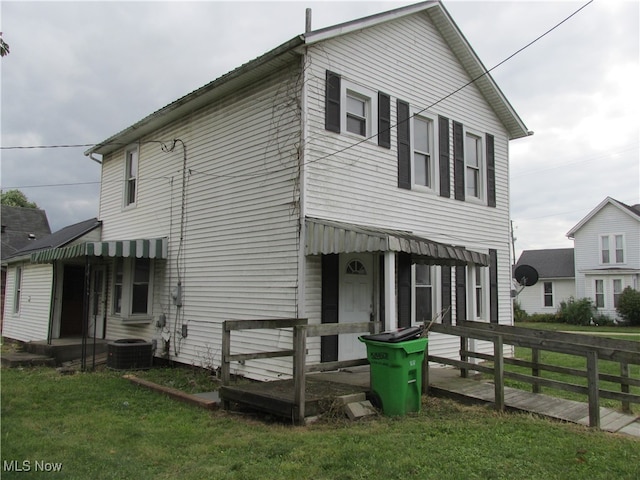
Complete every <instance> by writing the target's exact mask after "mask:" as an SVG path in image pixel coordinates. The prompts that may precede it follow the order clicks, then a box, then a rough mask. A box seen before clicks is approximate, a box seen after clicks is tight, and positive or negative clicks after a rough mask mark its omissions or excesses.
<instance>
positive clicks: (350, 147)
mask: <svg viewBox="0 0 640 480" xmlns="http://www.w3.org/2000/svg"><path fill="white" fill-rule="evenodd" d="M485 72H486V69H485V67H484V66H483V64H482V63H481V61H480V60H479V59H478V57H477V55H476V54H475V53H474V51H473V49H472V48H471V46H470V45H469V43H468V42H467V40H466V39H465V37H464V36H463V34H462V32H461V31H460V30H459V29H458V27H457V26H456V24H455V22H454V21H453V19H452V18H451V16H450V15H449V13H448V12H447V10H446V9H445V8H444V6H443V5H442V4H441V3H440V2H438V1H428V2H423V3H419V4H416V5H413V6H408V7H403V8H399V9H396V10H392V11H389V12H385V13H381V14H378V15H374V16H371V17H366V18H361V19H358V20H354V21H352V22H348V23H345V24H341V25H336V26H334V27H329V28H324V29H321V30H311V31H308V32H306V33H304V34H302V35H299V36H296V37H294V38H293V39H291V40H290V41H288V42H286V43H284V44H282V45H280V46H278V47H276V48H274V49H273V50H271V51H269V52H267V53H265V54H264V55H262V56H261V57H258V58H256V59H254V60H252V61H250V62H248V63H246V64H244V65H242V66H240V67H238V68H237V69H235V70H233V71H231V72H229V73H227V74H226V75H224V76H222V77H220V78H218V79H216V80H214V81H212V82H211V83H209V84H207V85H205V86H203V87H202V88H200V89H198V90H196V91H194V92H191V93H189V94H187V95H186V96H184V97H182V98H180V99H178V100H176V101H175V102H173V103H171V104H169V105H167V106H166V107H164V108H162V109H160V110H158V111H156V112H154V113H152V114H151V115H149V116H148V117H146V118H144V119H142V120H140V121H139V122H137V123H136V124H135V125H132V126H130V127H128V128H125V129H124V130H122V131H121V132H119V133H117V134H115V135H113V136H112V137H110V138H108V139H106V140H104V141H103V142H101V143H100V144H98V145H96V146H95V147H93V148H91V149H90V150H88V151H87V152H86V154H87V155H88V156H90V157H91V158H93V159H96V160H98V161H100V162H101V164H102V187H101V194H100V211H99V215H98V219H99V220H100V221H101V235H102V238H101V241H100V242H87V244H86V249H85V250H84V251H82V252H80V253H78V255H83V256H84V257H85V258H86V259H88V263H87V264H88V265H90V267H89V268H100V269H102V271H103V272H104V287H101V288H104V295H103V296H101V297H100V298H104V299H105V301H104V303H103V304H101V305H98V306H97V307H96V308H97V309H99V310H100V312H101V314H102V315H103V318H104V328H103V329H102V331H103V332H104V337H105V338H108V339H118V338H145V339H149V340H156V342H157V344H158V349H157V352H156V355H158V356H165V357H167V358H171V359H172V360H175V361H178V362H184V363H188V364H195V365H206V366H216V365H219V362H220V350H221V334H222V329H221V325H222V322H223V321H224V320H227V319H273V318H291V317H298V318H307V319H308V321H309V323H310V324H320V323H335V322H343V323H348V322H368V321H373V322H379V324H380V328H382V329H385V330H386V329H394V328H398V327H402V326H408V325H413V324H422V323H423V322H424V321H427V322H428V321H429V320H431V318H433V317H435V316H437V315H438V314H442V319H441V321H443V322H452V323H455V322H456V321H458V320H460V319H472V320H480V321H486V322H498V323H501V324H511V322H512V310H511V299H510V291H511V268H510V259H509V246H510V244H509V181H508V180H509V154H508V152H509V148H508V145H509V141H510V140H513V139H517V138H521V137H525V136H527V135H528V130H527V128H526V127H525V125H524V123H523V121H522V120H521V119H520V118H519V116H518V115H517V113H516V112H515V111H514V109H513V107H512V106H511V105H510V103H509V102H508V101H507V99H506V98H505V96H504V95H503V93H502V92H501V91H500V89H499V88H498V86H497V85H496V83H495V82H494V80H493V79H492V77H491V76H490V75H489V74H486V73H485ZM132 240H136V242H132ZM45 253H46V254H45ZM73 255H74V253H73V252H69V253H67V254H65V255H63V254H62V253H59V254H56V253H55V252H43V253H42V254H41V255H39V256H38V255H34V256H32V261H33V262H45V263H46V262H53V263H56V262H62V263H63V262H66V261H69V258H68V257H69V256H73ZM91 265H95V266H93V267H92V266H91ZM62 268H63V267H62V266H61V267H59V269H62ZM21 288H22V290H23V292H24V290H25V289H26V288H27V285H22V286H21ZM94 290H95V288H94ZM52 315H53V314H52ZM49 321H52V320H51V319H50V320H49ZM58 321H59V320H58ZM238 338H239V339H240V341H239V342H238V343H234V345H239V347H238V348H239V350H238V353H244V351H243V348H246V351H248V352H250V351H255V350H256V349H260V348H273V347H274V346H275V347H281V348H290V345H291V343H290V335H289V334H288V333H286V332H280V331H264V332H262V331H260V332H256V331H252V332H250V333H243V334H239V336H238ZM307 346H308V354H307V361H308V362H309V363H319V362H330V361H336V360H348V359H354V358H362V357H364V356H365V352H364V347H363V345H362V344H361V343H360V342H359V341H358V339H357V335H353V334H352V335H340V336H334V337H323V338H322V339H320V338H318V337H316V338H310V339H309V341H308V342H307ZM429 348H430V351H431V352H433V354H435V355H449V356H455V355H457V352H458V349H459V341H458V340H456V339H455V338H453V337H446V336H440V335H437V334H433V335H432V336H431V338H430V341H429ZM290 369H291V365H290V361H289V360H288V359H269V360H262V361H260V362H258V361H250V360H248V361H246V362H243V363H242V364H238V365H235V366H234V372H235V373H238V374H241V375H246V376H248V377H251V378H257V379H269V378H277V377H279V376H281V375H287V374H289V373H290Z"/></svg>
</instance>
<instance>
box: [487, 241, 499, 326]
mask: <svg viewBox="0 0 640 480" xmlns="http://www.w3.org/2000/svg"><path fill="white" fill-rule="evenodd" d="M489 321H491V322H493V323H498V251H497V250H496V249H494V248H490V249H489Z"/></svg>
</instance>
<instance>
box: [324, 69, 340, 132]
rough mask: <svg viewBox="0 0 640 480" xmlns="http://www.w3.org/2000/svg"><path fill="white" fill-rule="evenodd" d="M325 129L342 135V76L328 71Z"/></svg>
mask: <svg viewBox="0 0 640 480" xmlns="http://www.w3.org/2000/svg"><path fill="white" fill-rule="evenodd" d="M324 128H325V129H327V130H330V131H332V132H337V133H340V75H338V74H337V73H333V72H330V71H329V70H327V83H326V86H325V112H324Z"/></svg>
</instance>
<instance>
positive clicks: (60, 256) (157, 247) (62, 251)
mask: <svg viewBox="0 0 640 480" xmlns="http://www.w3.org/2000/svg"><path fill="white" fill-rule="evenodd" d="M167 245H168V244H167V238H166V237H164V238H151V239H150V238H144V239H138V240H110V241H105V242H85V243H79V244H78V245H73V246H70V247H60V248H47V249H45V250H40V251H38V252H34V253H32V254H31V261H32V262H33V263H51V262H53V261H55V260H67V259H70V258H77V257H84V256H94V257H135V258H158V259H166V258H167V250H168V248H167Z"/></svg>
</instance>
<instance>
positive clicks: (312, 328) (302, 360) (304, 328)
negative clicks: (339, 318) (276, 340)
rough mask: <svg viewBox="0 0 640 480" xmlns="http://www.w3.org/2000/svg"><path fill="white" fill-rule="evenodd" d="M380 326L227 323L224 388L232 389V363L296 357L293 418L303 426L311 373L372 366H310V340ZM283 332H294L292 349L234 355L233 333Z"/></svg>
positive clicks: (297, 320)
mask: <svg viewBox="0 0 640 480" xmlns="http://www.w3.org/2000/svg"><path fill="white" fill-rule="evenodd" d="M380 325H381V323H380V322H362V323H325V324H321V325H308V321H307V319H306V318H283V319H274V320H226V321H224V322H223V323H222V365H221V377H222V378H221V380H222V385H223V386H228V385H229V383H230V381H231V362H234V361H235V362H240V361H246V360H256V359H261V358H277V357H293V380H294V390H295V393H294V403H295V405H294V409H295V411H294V415H293V417H294V421H295V422H297V423H302V422H303V421H304V415H305V411H304V410H305V375H306V373H307V372H320V371H325V370H335V369H338V368H345V367H351V366H355V365H366V364H367V363H368V362H367V359H366V358H362V359H355V360H346V361H338V362H324V363H319V364H314V365H306V356H307V355H306V352H307V345H306V340H307V337H322V336H327V335H340V334H347V333H375V332H378V331H379V329H380ZM281 328H292V329H293V341H292V348H291V349H284V350H275V351H261V352H254V353H241V354H233V355H232V354H231V332H233V331H239V330H253V329H281ZM223 407H224V408H226V409H228V408H229V405H228V402H226V401H224V400H223Z"/></svg>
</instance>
